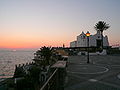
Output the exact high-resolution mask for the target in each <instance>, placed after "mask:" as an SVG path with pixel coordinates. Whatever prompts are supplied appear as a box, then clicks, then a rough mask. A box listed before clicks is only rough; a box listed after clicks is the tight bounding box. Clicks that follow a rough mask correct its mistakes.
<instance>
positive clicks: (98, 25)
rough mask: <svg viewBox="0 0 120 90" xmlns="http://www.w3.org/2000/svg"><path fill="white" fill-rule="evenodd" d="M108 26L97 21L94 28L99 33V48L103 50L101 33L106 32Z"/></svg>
mask: <svg viewBox="0 0 120 90" xmlns="http://www.w3.org/2000/svg"><path fill="white" fill-rule="evenodd" d="M109 27H110V26H109V24H106V22H104V21H98V23H96V24H95V26H94V28H95V30H97V31H100V33H101V48H102V49H103V31H104V30H107V29H108V28H109Z"/></svg>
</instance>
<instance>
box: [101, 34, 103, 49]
mask: <svg viewBox="0 0 120 90" xmlns="http://www.w3.org/2000/svg"><path fill="white" fill-rule="evenodd" d="M101 49H102V50H103V32H101Z"/></svg>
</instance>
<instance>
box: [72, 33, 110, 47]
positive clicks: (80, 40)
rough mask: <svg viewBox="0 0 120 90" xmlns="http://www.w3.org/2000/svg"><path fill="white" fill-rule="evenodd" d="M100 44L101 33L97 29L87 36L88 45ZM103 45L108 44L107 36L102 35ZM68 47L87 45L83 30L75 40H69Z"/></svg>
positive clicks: (96, 45) (98, 45)
mask: <svg viewBox="0 0 120 90" xmlns="http://www.w3.org/2000/svg"><path fill="white" fill-rule="evenodd" d="M100 46H101V34H100V31H97V33H96V34H94V35H90V36H89V47H100ZM103 46H104V47H107V46H109V42H108V37H107V36H106V35H105V36H103ZM70 47H87V36H86V34H85V33H84V32H82V33H81V34H80V35H78V36H77V40H75V41H72V42H70Z"/></svg>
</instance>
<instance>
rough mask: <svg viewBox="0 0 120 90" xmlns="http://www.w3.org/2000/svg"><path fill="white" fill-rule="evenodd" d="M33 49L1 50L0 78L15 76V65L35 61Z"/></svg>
mask: <svg viewBox="0 0 120 90" xmlns="http://www.w3.org/2000/svg"><path fill="white" fill-rule="evenodd" d="M34 52H35V51H33V50H27V51H24V50H18V51H17V50H11V51H10V50H9V51H7V50H6V51H3V50H2V51H0V79H3V78H10V77H13V75H14V72H15V65H19V64H25V63H30V62H33V60H32V59H33V58H34Z"/></svg>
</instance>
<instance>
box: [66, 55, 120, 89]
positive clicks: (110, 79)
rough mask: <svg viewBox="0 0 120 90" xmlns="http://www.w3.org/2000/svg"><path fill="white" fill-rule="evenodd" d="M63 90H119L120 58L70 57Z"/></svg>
mask: <svg viewBox="0 0 120 90" xmlns="http://www.w3.org/2000/svg"><path fill="white" fill-rule="evenodd" d="M68 62H69V64H68V68H67V78H66V81H65V90H120V78H119V75H120V56H109V55H107V56H90V62H91V63H90V64H86V62H87V57H86V56H70V57H69V58H68Z"/></svg>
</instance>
